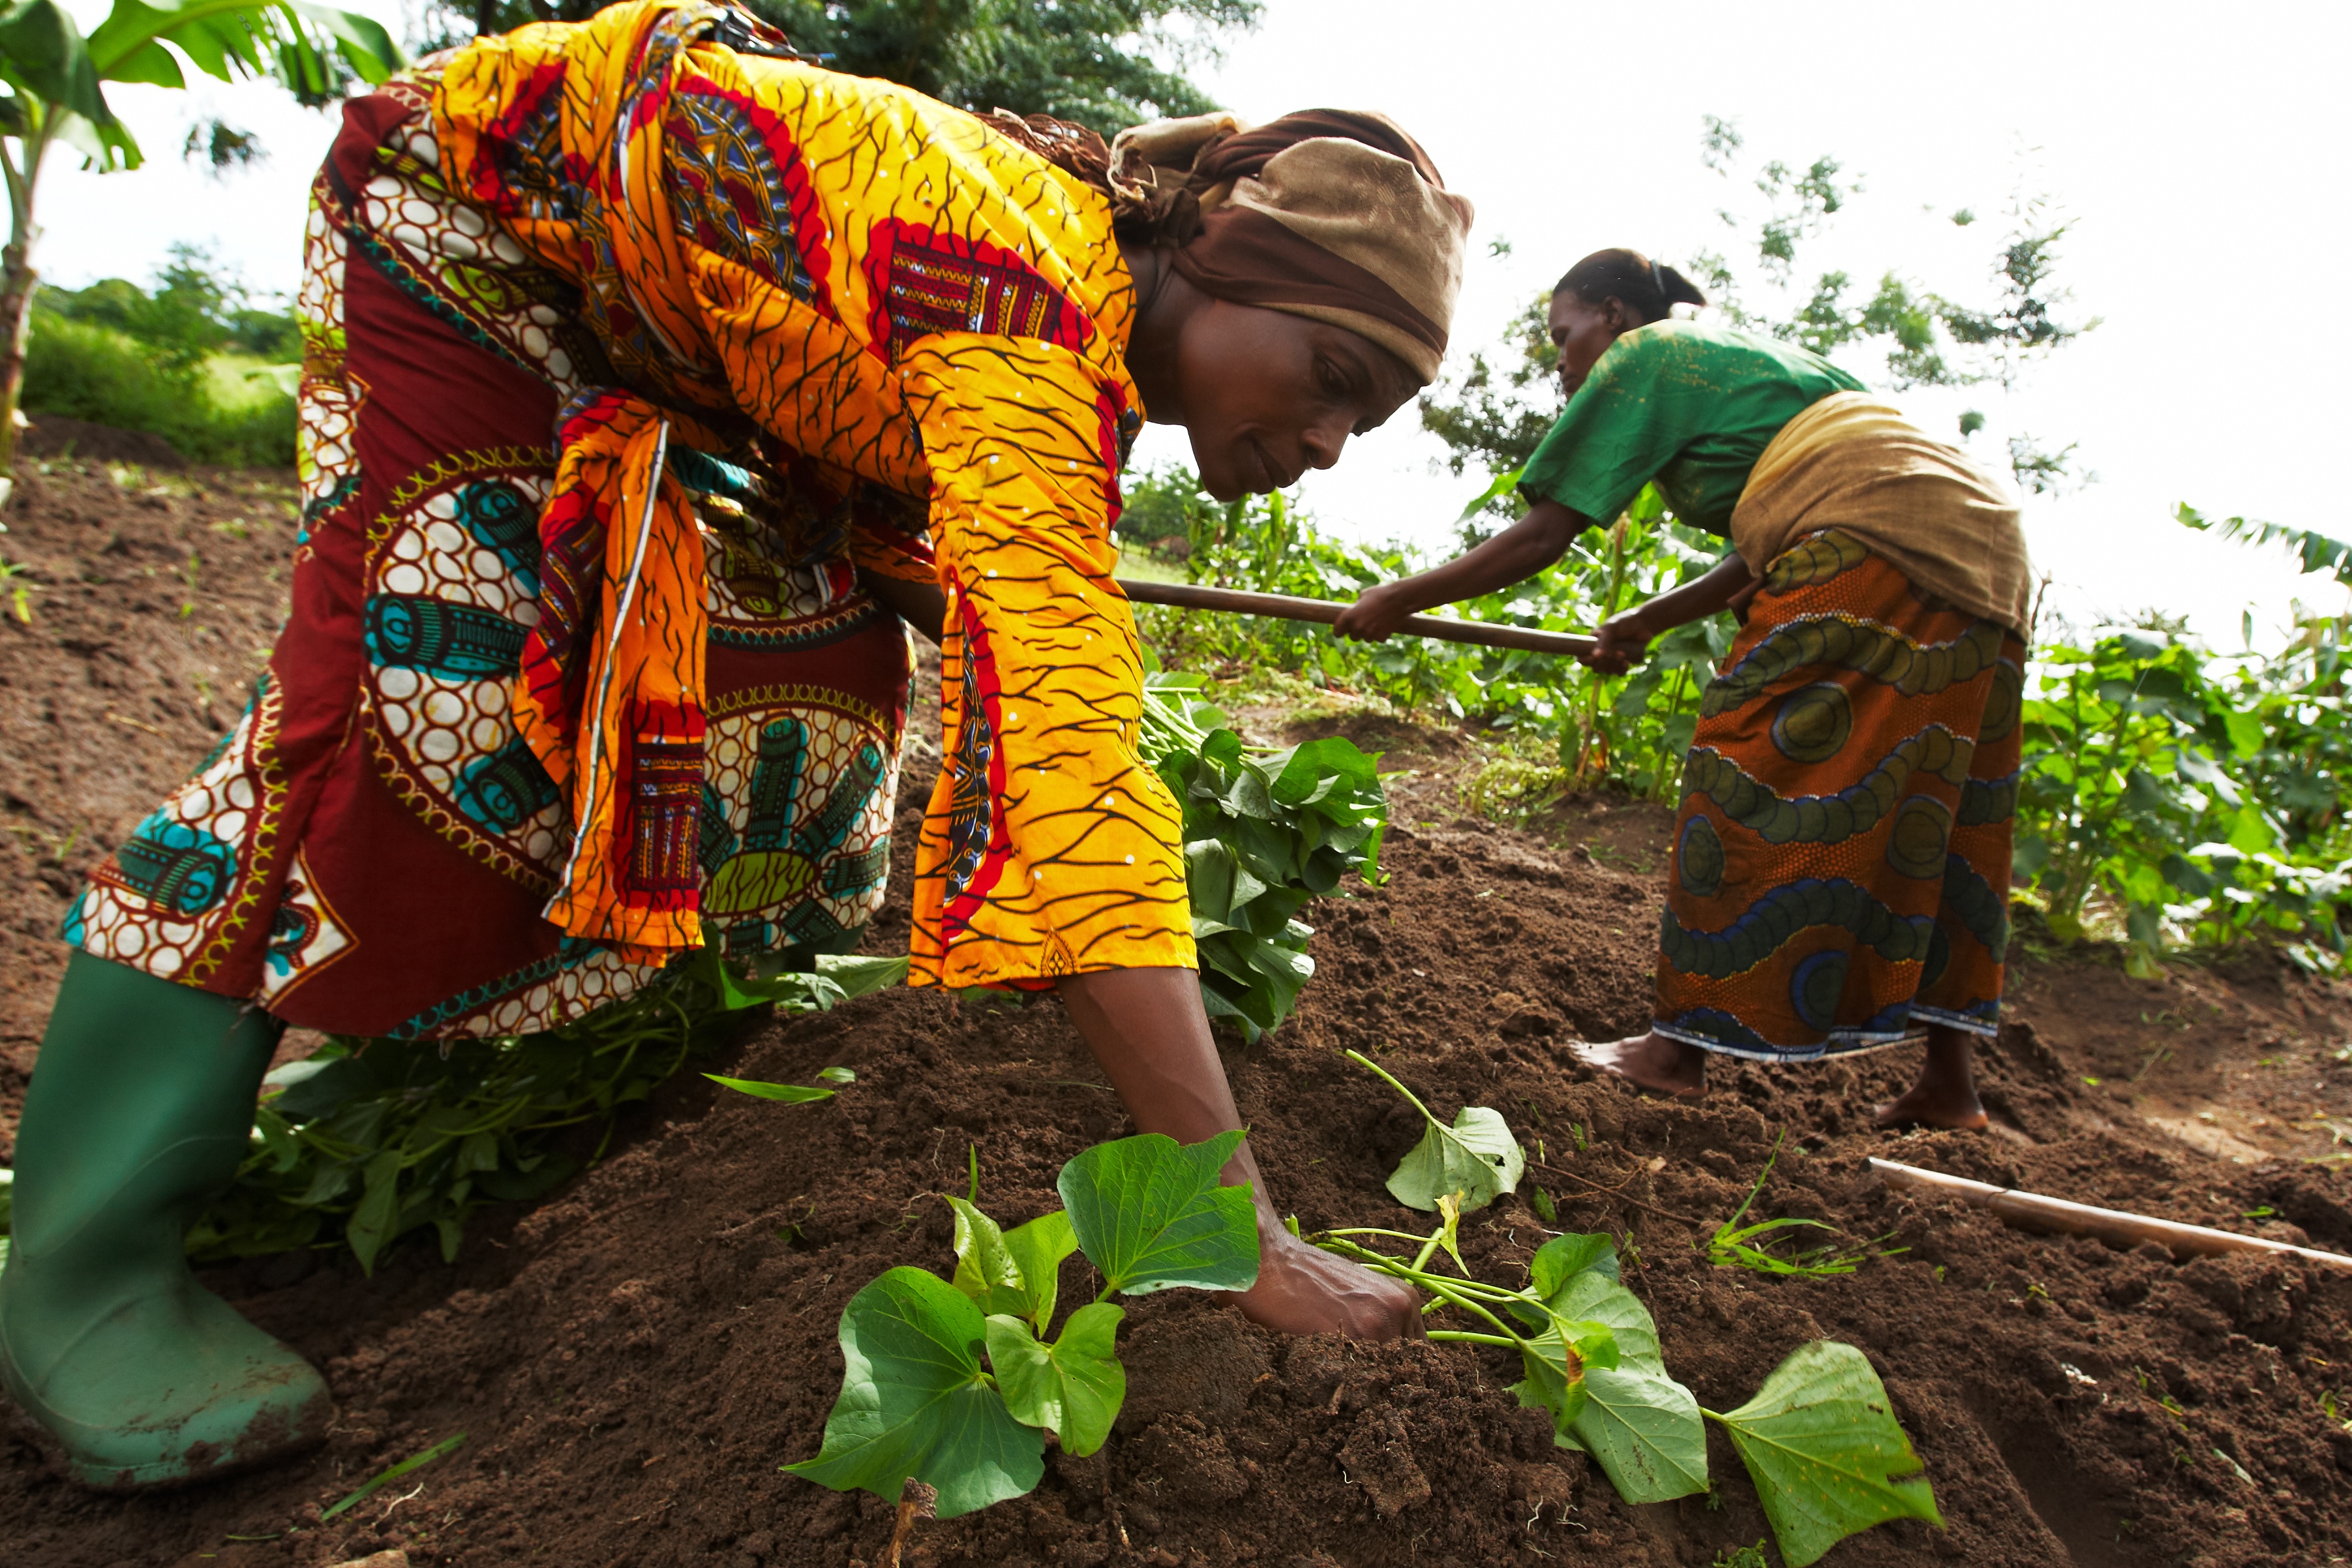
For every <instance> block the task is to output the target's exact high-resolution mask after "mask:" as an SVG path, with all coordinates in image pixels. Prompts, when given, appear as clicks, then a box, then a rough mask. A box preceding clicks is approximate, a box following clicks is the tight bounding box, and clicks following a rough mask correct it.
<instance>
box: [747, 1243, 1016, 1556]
mask: <svg viewBox="0 0 2352 1568" xmlns="http://www.w3.org/2000/svg"><path fill="white" fill-rule="evenodd" d="M987 1337H988V1324H987V1321H986V1320H985V1319H983V1318H982V1316H981V1311H980V1309H979V1308H978V1307H976V1306H974V1305H972V1303H971V1300H970V1299H968V1298H967V1297H965V1296H963V1295H962V1294H961V1293H960V1292H958V1291H957V1290H956V1289H955V1288H954V1287H953V1286H951V1285H950V1284H948V1282H947V1281H945V1280H944V1279H940V1278H939V1277H938V1276H937V1275H935V1274H927V1273H925V1272H924V1271H923V1270H921V1269H919V1268H893V1269H891V1270H890V1271H889V1272H888V1273H887V1274H885V1275H883V1276H882V1277H881V1278H880V1279H877V1280H875V1281H874V1282H873V1283H872V1284H870V1285H868V1286H866V1289H863V1290H860V1291H859V1292H858V1293H857V1294H856V1295H855V1296H853V1297H851V1298H850V1300H849V1305H848V1307H847V1308H846V1309H845V1310H843V1312H842V1314H841V1357H842V1361H843V1363H845V1371H844V1373H843V1375H842V1381H841V1396H840V1397H839V1398H838V1399H836V1400H835V1401H834V1405H833V1413H832V1414H831V1415H828V1416H826V1417H825V1423H824V1447H822V1448H820V1449H819V1450H818V1452H817V1456H816V1458H814V1459H805V1460H803V1461H802V1462H801V1463H799V1464H796V1465H786V1466H784V1467H783V1468H784V1469H786V1470H788V1471H790V1472H791V1473H792V1474H793V1475H796V1476H799V1477H801V1478H802V1479H804V1480H812V1481H814V1482H816V1483H817V1484H818V1485H820V1486H825V1487H831V1488H832V1489H834V1490H835V1491H847V1490H849V1489H851V1488H853V1487H862V1488H864V1489H866V1490H867V1491H870V1492H873V1493H874V1494H875V1495H877V1497H880V1498H882V1499H884V1500H887V1501H890V1502H896V1501H898V1492H899V1489H900V1488H901V1487H903V1486H904V1485H905V1484H906V1482H907V1480H908V1478H910V1477H911V1478H913V1479H917V1480H920V1481H926V1482H928V1483H929V1484H930V1485H932V1486H934V1487H937V1488H938V1489H939V1493H940V1496H939V1515H940V1518H941V1519H953V1518H954V1517H955V1516H957V1515H958V1514H963V1513H970V1512H971V1511H972V1510H974V1509H982V1508H986V1507H987V1506H988V1505H989V1504H991V1503H995V1502H1003V1500H1005V1499H1007V1498H1016V1497H1020V1496H1021V1495H1023V1494H1024V1493H1025V1492H1027V1491H1029V1490H1030V1489H1033V1488H1034V1487H1035V1486H1036V1484H1037V1482H1038V1481H1039V1480H1040V1479H1042V1478H1043V1477H1044V1475H1045V1440H1044V1439H1043V1438H1042V1437H1040V1436H1038V1434H1037V1432H1036V1431H1035V1429H1034V1428H1033V1427H1029V1426H1023V1425H1022V1424H1021V1423H1020V1422H1018V1421H1015V1420H1014V1419H1013V1415H1012V1414H1011V1412H1009V1411H1007V1410H1006V1409H1005V1407H1004V1399H1003V1395H1001V1394H999V1393H998V1392H997V1391H996V1390H995V1389H994V1388H993V1387H992V1386H990V1384H989V1381H988V1377H987V1374H986V1373H984V1372H983V1371H982V1368H981V1364H980V1359H979V1357H978V1356H976V1355H974V1354H973V1353H972V1347H973V1346H975V1345H976V1344H979V1343H981V1342H983V1341H985V1340H986V1339H987Z"/></svg>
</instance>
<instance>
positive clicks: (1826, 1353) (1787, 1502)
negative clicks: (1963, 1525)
mask: <svg viewBox="0 0 2352 1568" xmlns="http://www.w3.org/2000/svg"><path fill="white" fill-rule="evenodd" d="M1457 1217H1458V1216H1457V1215H1456V1213H1455V1212H1454V1210H1453V1208H1452V1207H1451V1205H1447V1206H1446V1208H1445V1210H1444V1218H1445V1223H1444V1225H1441V1226H1439V1227H1438V1229H1437V1230H1436V1231H1434V1232H1433V1233H1432V1234H1431V1235H1430V1236H1428V1237H1414V1236H1410V1235H1407V1234H1405V1233H1402V1232H1399V1231H1389V1230H1374V1229H1349V1230H1335V1231H1328V1232H1325V1233H1322V1234H1320V1235H1318V1236H1314V1237H1309V1238H1308V1239H1310V1240H1312V1241H1313V1242H1315V1243H1316V1245H1318V1246H1319V1247H1326V1248H1328V1249H1329V1250H1331V1251H1333V1252H1337V1253H1339V1254H1340V1255H1341V1256H1343V1257H1347V1258H1354V1259H1355V1260H1356V1261H1357V1262H1359V1263H1361V1264H1364V1265H1365V1266H1366V1267H1368V1268H1376V1269H1378V1270H1380V1271H1381V1272H1382V1273H1384V1274H1388V1275H1391V1276H1392V1277H1393V1278H1396V1279H1403V1280H1406V1281H1408V1282H1410V1283H1412V1284H1413V1285H1416V1286H1418V1287H1420V1288H1421V1289H1424V1290H1426V1291H1428V1292H1429V1293H1430V1294H1431V1295H1432V1296H1433V1297H1435V1298H1436V1300H1434V1301H1433V1302H1432V1303H1431V1305H1430V1306H1429V1307H1428V1308H1427V1309H1425V1310H1429V1311H1432V1312H1435V1311H1440V1310H1445V1309H1447V1308H1455V1309H1459V1310H1465V1311H1467V1312H1470V1313H1471V1314H1472V1315H1474V1316H1475V1317H1477V1318H1479V1319H1481V1320H1482V1321H1484V1322H1485V1323H1486V1325H1487V1327H1488V1329H1490V1330H1492V1331H1491V1332H1489V1331H1463V1330H1448V1329H1432V1330H1431V1331H1429V1337H1430V1338H1431V1339H1432V1340H1433V1341H1438V1342H1448V1341H1451V1342H1464V1343H1471V1344H1489V1345H1498V1346H1506V1347H1508V1348H1512V1349H1516V1350H1517V1351H1518V1352H1519V1355H1520V1360H1521V1364H1522V1365H1523V1366H1524V1367H1525V1369H1526V1371H1527V1373H1528V1375H1527V1377H1526V1378H1525V1379H1524V1380H1523V1381H1522V1382H1520V1383H1517V1384H1514V1385H1513V1386H1512V1392H1513V1393H1514V1394H1517V1396H1518V1400H1519V1403H1520V1404H1521V1405H1525V1406H1528V1407H1529V1408H1538V1407H1539V1408H1542V1409H1544V1410H1547V1411H1549V1413H1550V1415H1551V1417H1552V1441H1553V1442H1555V1443H1556V1444H1558V1445H1559V1447H1563V1448H1576V1449H1580V1450H1582V1451H1583V1452H1585V1453H1588V1454H1590V1455H1591V1456H1592V1458H1593V1459H1594V1461H1595V1462H1596V1463H1598V1464H1599V1465H1600V1466H1601V1469H1602V1471H1603V1472H1605V1473H1606V1474H1607V1475H1608V1477H1609V1479H1610V1483H1611V1484H1612V1485H1613V1486H1614V1487H1616V1489H1617V1491H1618V1495H1619V1496H1621V1497H1622V1498H1623V1499H1624V1500H1626V1501H1628V1502H1636V1503H1647V1502H1664V1501H1667V1500H1670V1499H1673V1498H1678V1497H1688V1496H1690V1495H1692V1494H1693V1493H1696V1492H1703V1491H1706V1490H1707V1489H1708V1480H1707V1462H1706V1426H1705V1423H1706V1422H1707V1421H1713V1422H1715V1423H1716V1424H1717V1425H1718V1426H1722V1427H1723V1428H1724V1430H1725V1432H1726V1433H1727V1434H1728V1435H1729V1436H1730V1438H1731V1442H1732V1446H1733V1447H1734V1448H1736V1449H1737V1450H1738V1454H1739V1458H1740V1461H1741V1463H1742V1464H1744V1465H1745V1466H1746V1467H1747V1469H1748V1476H1749V1478H1750V1479H1752V1480H1753V1481H1754V1482H1755V1483H1756V1489H1757V1492H1758V1494H1759V1496H1760V1497H1761V1499H1762V1500H1763V1503H1764V1516H1765V1518H1766V1520H1767V1521H1769V1522H1770V1524H1771V1526H1772V1532H1773V1535H1774V1537H1775V1538H1776V1539H1777V1540H1778V1541H1779V1542H1780V1554H1781V1556H1782V1557H1783V1558H1785V1559H1786V1560H1787V1561H1788V1563H1789V1564H1790V1568H1804V1565H1805V1564H1807V1563H1812V1562H1814V1561H1815V1560H1816V1559H1818V1558H1819V1557H1820V1556H1821V1555H1822V1552H1826V1551H1827V1550H1829V1548H1830V1547H1831V1546H1832V1545H1834V1544H1836V1543H1837V1542H1839V1541H1841V1540H1843V1538H1845V1537H1846V1536H1848V1535H1852V1534H1853V1533H1854V1532H1855V1531H1861V1530H1864V1529H1867V1528H1868V1527H1869V1526H1871V1525H1874V1524H1877V1523H1879V1522H1881V1521H1885V1520H1889V1519H1901V1518H1915V1519H1924V1520H1926V1521H1928V1522H1929V1523H1931V1524H1935V1525H1937V1526H1939V1527H1940V1526H1941V1525H1942V1523H1943V1520H1942V1518H1941V1517H1940V1516H1939V1515H1938V1514H1937V1511H1936V1502H1935V1494H1934V1492H1933V1490H1932V1489H1930V1487H1929V1486H1928V1483H1927V1477H1926V1475H1925V1474H1924V1473H1923V1467H1922V1466H1921V1464H1920V1462H1919V1458H1918V1456H1917V1455H1916V1454H1915V1453H1914V1452H1913V1451H1912V1448H1911V1443H1910V1439H1909V1438H1908V1437H1907V1436H1905V1435H1904V1431H1903V1428H1902V1426H1901V1425H1900V1424H1899V1423H1897V1422H1896V1421H1895V1417H1894V1415H1893V1414H1892V1413H1891V1411H1890V1409H1889V1406H1888V1401H1887V1397H1886V1390H1885V1387H1884V1386H1883V1385H1882V1384H1880V1383H1879V1381H1878V1374H1877V1373H1875V1372H1874V1371H1873V1370H1872V1369H1871V1365H1870V1361H1869V1358H1868V1357H1866V1356H1864V1354H1863V1353H1862V1352H1860V1351H1858V1350H1856V1349H1854V1348H1853V1346H1852V1345H1843V1344H1837V1343H1834V1342H1831V1341H1827V1340H1816V1341H1814V1342H1812V1343H1811V1344H1808V1345H1804V1346H1802V1347H1801V1348H1800V1349H1799V1350H1798V1351H1797V1352H1795V1353H1794V1354H1792V1355H1790V1357H1789V1358H1788V1359H1787V1360H1786V1361H1784V1362H1782V1363H1780V1366H1779V1367H1778V1368H1777V1369H1775V1371H1774V1372H1773V1373H1772V1375H1771V1376H1770V1377H1769V1378H1767V1379H1765V1381H1764V1386H1763V1387H1762V1388H1761V1389H1760V1390H1759V1391H1758V1393H1757V1394H1756V1397H1755V1398H1753V1399H1751V1400H1749V1401H1748V1403H1747V1404H1746V1405H1742V1406H1740V1407H1739V1408H1738V1410H1734V1411H1731V1412H1729V1413H1728V1414H1721V1413H1718V1412H1716V1411H1713V1410H1707V1409H1705V1408H1704V1407H1702V1406H1701V1405H1699V1403H1698V1401H1697V1400H1696V1399H1695V1398H1693V1397H1692V1395H1691V1392H1690V1390H1689V1389H1687V1388H1685V1387H1684V1386H1683V1384H1681V1383H1679V1382H1677V1381H1676V1380H1675V1378H1674V1377H1673V1376H1672V1375H1671V1374H1669V1373H1667V1371H1666V1366H1665V1361H1664V1356H1663V1355H1662V1354H1661V1353H1660V1351H1659V1348H1658V1330H1657V1324H1656V1322H1655V1321H1654V1320H1653V1319H1652V1318H1651V1316H1650V1312H1649V1309H1648V1308H1646V1307H1644V1306H1643V1304H1642V1302H1641V1300H1640V1299H1639V1298H1637V1297H1636V1296H1634V1294H1633V1292H1632V1291H1631V1290H1628V1289H1626V1288H1625V1287H1624V1285H1623V1284H1622V1283H1621V1282H1620V1280H1619V1279H1618V1268H1619V1264H1618V1258H1617V1248H1616V1246H1615V1244H1614V1243H1612V1241H1611V1240H1610V1238H1609V1237H1606V1236H1598V1235H1594V1236H1585V1235H1569V1236H1560V1237H1553V1238H1552V1239H1551V1240H1549V1241H1548V1242H1546V1243H1545V1244H1544V1245H1543V1247H1540V1248H1539V1249H1538V1251H1537V1253H1536V1255H1535V1258H1534V1259H1533V1260H1532V1261H1531V1262H1530V1263H1529V1265H1528V1283H1527V1285H1526V1286H1525V1287H1524V1288H1522V1289H1517V1290H1512V1289H1505V1288H1503V1287H1501V1286H1496V1285H1488V1284H1486V1283H1484V1282H1482V1281H1479V1280H1475V1279H1466V1278H1465V1279H1454V1278H1451V1277H1449V1276H1446V1275H1442V1274H1439V1273H1436V1272H1434V1271H1433V1270H1432V1269H1431V1268H1430V1267H1429V1265H1430V1263H1431V1262H1432V1260H1433V1258H1435V1257H1436V1256H1437V1254H1438V1253H1439V1252H1440V1251H1441V1250H1443V1251H1445V1252H1447V1253H1448V1254H1449V1255H1454V1248H1453V1247H1452V1245H1451V1243H1452V1240H1453V1232H1454V1224H1455V1221H1456V1219H1457ZM1355 1237H1390V1238H1395V1239H1402V1240H1406V1241H1418V1242H1420V1243H1421V1248H1420V1251H1419V1252H1418V1253H1417V1254H1416V1255H1415V1256H1414V1257H1413V1258H1410V1259H1407V1258H1398V1257H1394V1256H1391V1255H1388V1254H1384V1253H1381V1252H1378V1251H1375V1250H1374V1249H1372V1248H1371V1247H1366V1246H1364V1245H1362V1244H1361V1243H1360V1242H1358V1241H1356V1240H1355V1239H1353V1238H1355ZM1456 1262H1457V1265H1458V1263H1459V1258H1458V1257H1456ZM1514 1322H1516V1324H1517V1326H1516V1327H1515V1326H1514ZM1522 1330H1525V1332H1522Z"/></svg>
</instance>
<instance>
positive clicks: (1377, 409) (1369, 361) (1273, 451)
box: [1172, 300, 1421, 500]
mask: <svg viewBox="0 0 2352 1568" xmlns="http://www.w3.org/2000/svg"><path fill="white" fill-rule="evenodd" d="M1172 368H1173V370H1174V374H1175V382H1176V386H1175V392H1176V399H1175V402H1176V406H1177V407H1178V408H1179V409H1181V411H1182V420H1183V424H1184V426H1185V429H1186V431H1187V433H1188V434H1190V435H1191V437H1192V460H1193V463H1194V464H1195V466H1197V467H1198V468H1199V469H1200V471H1201V485H1202V489H1206V490H1207V491H1208V492H1209V493H1210V494H1211V495H1213V496H1214V497H1216V498H1217V499H1218V500H1237V499H1238V498H1240V497H1242V496H1244V495H1256V494H1264V493H1265V491H1268V490H1276V489H1286V488H1288V487H1289V486H1291V485H1293V484H1296V483H1297V481H1298V478H1299V476H1300V475H1301V474H1303V473H1305V472H1306V471H1307V469H1309V468H1329V467H1330V466H1331V465H1332V464H1334V463H1336V462H1338V461H1339V449H1340V448H1341V447H1344V446H1346V445H1347V443H1348V437H1350V436H1360V435H1362V434H1363V433H1364V432H1365V431H1367V430H1370V429H1373V428H1375V427H1377V426H1380V425H1381V424H1382V423H1383V422H1385V421H1386V420H1387V418H1388V416H1390V415H1391V414H1393V413H1395V412H1396V411H1397V409H1398V408H1399V407H1401V406H1402V405H1403V404H1404V402H1405V400H1406V399H1407V398H1409V397H1411V396H1412V395H1413V394H1414V393H1416V392H1418V391H1420V390H1421V383H1420V381H1419V380H1418V379H1417V378H1416V377H1415V376H1414V375H1413V374H1412V371H1410V370H1409V369H1407V368H1406V367H1405V364H1404V363H1403V362H1402V360H1400V359H1398V358H1397V357H1396V356H1395V355H1394V354H1392V353H1389V352H1388V350H1386V349H1384V348H1381V346H1380V345H1379V344H1377V343H1375V342H1371V341H1370V340H1369V339H1366V338H1360V337H1358V336H1357V335H1356V334H1355V333H1353V332H1351V331H1348V330H1347V329H1346V328H1344V327H1334V326H1331V325H1329V324H1328V323H1326V322H1322V321H1310V320H1308V319H1307V317H1305V316H1294V315H1291V314H1289V313H1288V312H1286V311H1283V310H1263V309H1260V308H1259V307H1257V306H1255V305H1236V304H1234V303H1233V302H1232V301H1230V300H1209V301H1207V302H1206V303H1205V304H1204V305H1202V308H1201V309H1199V310H1196V311H1194V312H1193V313H1192V317H1191V319H1190V320H1188V321H1186V322H1185V323H1184V328H1183V331H1182V332H1181V335H1180V336H1179V337H1178V339H1177V343H1176V353H1175V355H1174V364H1173V367H1172Z"/></svg>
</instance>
